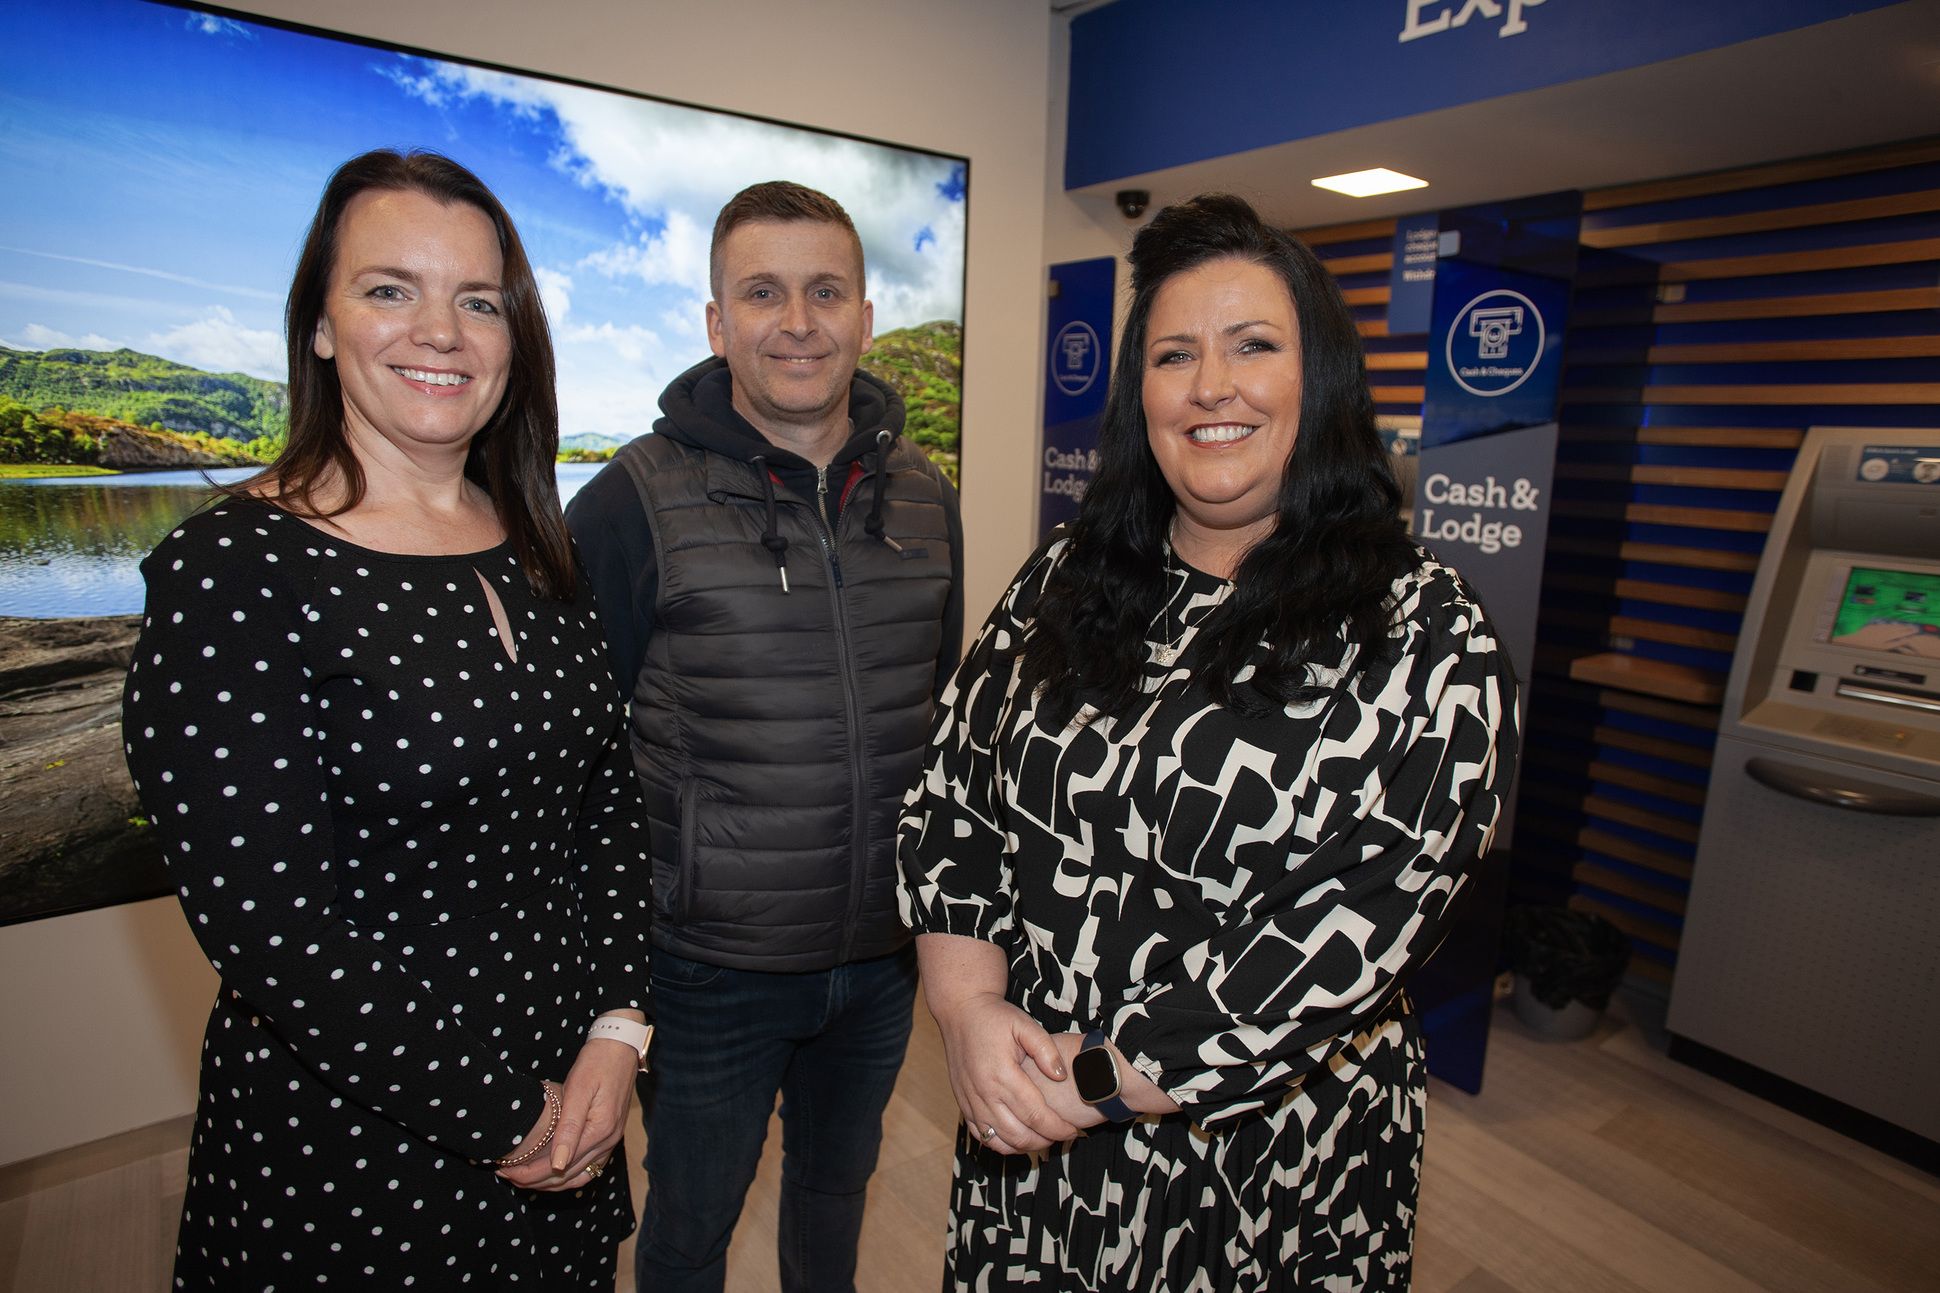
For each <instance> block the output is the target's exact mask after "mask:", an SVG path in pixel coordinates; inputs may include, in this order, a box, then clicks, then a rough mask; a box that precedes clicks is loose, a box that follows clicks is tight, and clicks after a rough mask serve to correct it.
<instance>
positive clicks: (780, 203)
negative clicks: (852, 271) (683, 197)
mask: <svg viewBox="0 0 1940 1293" xmlns="http://www.w3.org/2000/svg"><path fill="white" fill-rule="evenodd" d="M757 220H776V221H784V222H785V221H789V220H808V221H812V222H814V223H816V224H832V225H835V226H837V227H838V228H840V229H842V230H844V231H845V232H846V233H847V234H848V235H849V241H850V242H852V243H854V244H855V268H856V276H857V279H858V280H860V279H861V278H862V276H863V274H864V273H865V271H864V269H863V261H862V238H861V236H860V235H859V234H857V233H856V231H855V221H853V220H851V219H849V213H848V212H847V211H844V210H843V209H842V204H841V203H840V202H837V201H836V200H835V199H834V198H832V197H830V196H829V195H828V194H826V193H822V192H818V191H817V190H815V189H811V188H808V187H807V186H805V185H801V184H796V183H794V182H792V181H790V180H767V181H764V182H763V183H760V184H750V185H749V186H748V187H747V188H745V189H742V190H741V191H740V192H739V193H736V194H735V195H734V196H733V197H731V198H729V199H728V203H727V205H726V206H724V207H722V208H721V214H719V215H717V216H715V217H714V241H713V242H711V243H709V244H708V248H707V281H708V283H709V285H710V286H711V287H712V288H713V291H714V297H715V299H716V300H719V299H720V296H721V244H722V243H724V242H726V241H727V236H728V235H729V234H731V233H733V232H734V231H735V230H736V229H738V228H740V227H741V226H742V225H744V224H752V223H754V222H755V221H757ZM856 287H857V289H858V290H861V289H862V287H863V283H862V282H860V281H858V282H857V284H856Z"/></svg>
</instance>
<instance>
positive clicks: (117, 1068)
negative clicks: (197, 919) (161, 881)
mask: <svg viewBox="0 0 1940 1293" xmlns="http://www.w3.org/2000/svg"><path fill="white" fill-rule="evenodd" d="M0 985H4V987H0V1038H4V1039H5V1041H4V1043H0V1055H4V1058H0V1101H3V1102H4V1104H5V1107H6V1108H7V1109H8V1111H9V1112H8V1114H7V1116H6V1117H5V1118H0V1163H12V1162H17V1161H18V1160H20V1159H23V1158H32V1157H34V1156H35V1155H37V1154H46V1153H49V1152H51V1151H53V1150H56V1149H64V1148H66V1147H67V1146H69V1145H80V1144H85V1143H86V1142H88V1141H91V1140H99V1139H100V1138H101V1137H103V1136H111V1135H113V1134H114V1133H116V1132H119V1131H128V1130H130V1129H131V1128H135V1127H146V1126H147V1125H148V1124H149V1123H151V1122H160V1121H161V1120H162V1119H164V1118H176V1117H180V1116H181V1115H183V1114H185V1113H189V1112H190V1111H192V1110H193V1109H194V1108H195V1075H196V1069H197V1067H198V1065H199V1063H200V1059H201V1049H202V1024H203V1021H204V1020H205V1019H207V1018H208V1016H209V1005H210V1003H211V1002H213V1001H214V1000H215V996H216V976H215V971H213V970H211V969H210V968H209V963H208V961H206V960H204V959H203V956H202V949H200V948H199V947H197V946H196V945H195V940H194V939H193V938H191V937H189V930H188V926H187V924H186V923H184V921H183V920H182V909H181V908H180V907H178V906H176V904H175V900H174V899H173V898H157V899H154V900H152V901H149V902H136V903H124V904H123V905H121V906H119V907H107V908H104V909H102V910H100V911H84V912H82V913H80V914H79V915H75V916H56V917H53V918H51V919H48V920H36V921H30V922H29V923H27V924H24V925H12V926H9V927H8V928H6V929H0Z"/></svg>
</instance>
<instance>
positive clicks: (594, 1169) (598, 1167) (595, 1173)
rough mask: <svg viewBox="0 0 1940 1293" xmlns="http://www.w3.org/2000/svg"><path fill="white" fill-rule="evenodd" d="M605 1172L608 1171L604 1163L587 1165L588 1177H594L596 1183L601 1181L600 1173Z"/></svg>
mask: <svg viewBox="0 0 1940 1293" xmlns="http://www.w3.org/2000/svg"><path fill="white" fill-rule="evenodd" d="M605 1170H606V1164H604V1163H588V1164H587V1165H586V1175H588V1176H590V1177H592V1178H593V1179H594V1180H596V1181H597V1180H598V1179H599V1175H600V1173H601V1172H604V1171H605Z"/></svg>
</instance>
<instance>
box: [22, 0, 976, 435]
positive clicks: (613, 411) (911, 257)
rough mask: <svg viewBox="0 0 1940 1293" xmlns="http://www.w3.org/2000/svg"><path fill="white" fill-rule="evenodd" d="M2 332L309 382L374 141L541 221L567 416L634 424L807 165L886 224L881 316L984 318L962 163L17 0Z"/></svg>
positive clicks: (118, 1)
mask: <svg viewBox="0 0 1940 1293" xmlns="http://www.w3.org/2000/svg"><path fill="white" fill-rule="evenodd" d="M0 48H4V49H6V50H8V51H9V60H8V61H9V65H10V67H11V68H12V72H11V73H10V74H9V76H8V77H7V78H6V79H5V81H4V82H0V343H4V344H6V345H9V346H13V347H15V348H19V349H35V350H38V349H46V348H49V347H55V346H81V347H84V348H88V349H113V348H115V347H119V346H128V347H131V348H133V349H136V350H141V351H146V352H148V353H151V354H158V355H162V356H164V357H165V358H168V359H173V360H176V361H178V362H181V363H186V364H192V365H195V366H197V367H200V368H207V369H211V370H214V371H238V372H246V373H252V374H254V375H256V376H259V377H269V378H274V379H276V380H281V379H282V378H283V376H284V374H283V359H282V350H283V345H282V336H281V327H282V298H283V293H284V291H285V290H286V288H287V287H288V283H289V275H290V271H291V268H292V266H293V265H294V263H295V258H296V252H297V249H298V247H299V245H300V243H301V241H302V237H303V232H304V228H305V226H306V225H307V223H308V221H309V218H310V214H311V211H312V210H313V209H314V207H315V203H316V199H317V196H318V194H319V193H320V192H321V190H322V187H323V182H324V180H325V179H326V178H327V177H328V175H329V174H330V171H331V170H332V168H334V167H335V166H336V165H337V164H338V163H340V162H342V161H343V160H344V159H345V158H347V157H350V156H352V155H353V154H355V153H358V152H361V151H363V150H364V149H367V148H374V147H380V146H388V147H400V148H409V147H422V148H435V149H437V150H439V151H441V152H445V153H448V154H450V155H451V156H452V157H455V158H457V159H458V160H459V161H461V162H463V163H464V164H465V165H467V166H469V167H471V168H472V169H473V170H475V171H476V172H477V173H478V174H479V176H480V177H481V178H482V179H484V180H485V182H486V183H487V184H489V185H490V186H491V187H492V189H493V190H494V191H495V192H496V193H497V194H498V195H499V197H500V198H501V199H503V200H504V202H505V204H506V206H507V207H508V208H509V209H510V210H511V212H512V215H513V219H514V220H515V221H516V222H517V223H518V226H519V232H520V235H521V236H522V237H523V238H524V239H525V243H526V250H527V252H528V254H529V255H530V256H531V259H532V263H533V265H534V267H535V268H536V270H537V272H538V274H539V278H540V282H541V285H542V287H543V288H544V289H545V296H546V305H547V311H548V315H549V317H550V318H551V320H552V327H553V340H554V344H555V346H556V348H557V350H558V353H559V371H560V384H559V396H560V411H561V415H562V426H561V430H562V432H563V433H565V434H567V435H572V434H578V433H582V432H597V433H600V434H605V435H613V436H621V437H625V436H631V435H634V434H637V433H639V432H641V431H644V430H646V429H647V426H648V424H649V423H650V422H651V420H652V416H653V413H654V410H655V401H656V399H657V398H658V396H659V393H660V390H661V388H662V387H663V386H664V385H665V384H666V383H667V381H668V380H670V379H671V378H672V377H674V376H675V375H676V374H678V373H679V372H680V371H681V370H683V369H685V368H686V367H688V366H689V365H690V364H692V363H694V362H696V361H697V360H699V359H701V358H704V357H705V356H706V354H707V339H706V335H705V332H704V330H703V324H702V307H703V305H704V303H705V301H706V298H707V238H708V233H709V231H710V229H711V227H712V225H713V220H714V213H715V212H716V211H717V210H718V209H719V208H720V205H721V204H722V203H723V202H725V201H726V200H727V199H728V198H729V197H731V196H732V195H733V194H734V193H735V192H736V191H737V190H739V189H740V188H742V187H743V186H745V185H747V184H751V183H754V182H755V181H758V180H765V179H776V178H787V179H794V180H799V181H801V182H803V183H806V184H811V185H814V186H815V187H817V188H821V189H824V190H825V191H827V192H829V193H830V194H832V195H833V196H834V197H835V198H836V199H837V200H839V201H840V202H841V203H842V204H843V205H844V206H845V207H846V208H847V209H848V211H849V213H850V215H851V216H852V217H853V218H854V219H855V222H856V225H857V228H858V230H859V231H860V232H861V234H862V239H863V246H864V249H865V252H866V254H867V258H868V265H869V294H870V297H871V298H872V299H873V300H874V301H875V303H876V327H877V330H878V332H886V331H889V330H891V329H894V328H899V327H904V326H907V325H909V324H914V323H923V322H927V321H930V320H934V319H950V320H955V321H957V322H961V321H962V318H963V251H964V198H965V192H964V173H963V164H962V162H960V161H958V160H956V159H953V158H947V157H938V156H936V155H934V154H930V153H921V152H915V151H911V150H906V149H898V148H891V147H886V146H884V145H879V144H870V143H863V142H859V141H855V140H849V139H841V138H837V137H835V136H831V135H824V134H818V133H815V132H811V131H803V130H797V129H793V128H790V127H784V126H777V125H773V124H769V123H765V122H758V121H752V120H749V119H746V118H742V117H734V116H729V115H726V114H721V113H713V112H705V111H701V110H698V109H693V108H686V107H680V106H676V105H672V104H666V103H659V102H654V101H651V100H645V99H638V98H633V97H631V96H627V95H621V94H616V93H612V92H608V91H602V90H592V89H586V88H584V87H580V86H574V85H567V84H563V83H560V82H556V81H548V80H544V79H542V78H537V77H525V76H513V75H509V74H506V73H502V72H496V71H489V70H486V69H483V68H478V67H474V66H471V65H468V64H460V63H450V62H442V61H436V60H430V59H424V58H417V57H413V56H409V55H403V54H398V53H395V52H393V51H389V50H383V49H377V48H373V47H370V46H365V45H358V44H354V43H351V42H348V41H338V40H331V39H327V38H322V37H317V36H311V35H305V34H299V33H294V32H290V31H286V30H283V29H280V28H276V27H272V26H268V25H261V24H255V23H239V22H235V21H232V20H230V19H226V18H218V17H214V16H210V15H203V14H198V13H195V12H193V11H190V10H184V9H176V8H170V7H166V6H162V5H157V4H150V3H145V2H144V0H6V3H4V4H0Z"/></svg>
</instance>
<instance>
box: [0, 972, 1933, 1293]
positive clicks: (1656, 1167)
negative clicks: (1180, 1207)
mask: <svg viewBox="0 0 1940 1293" xmlns="http://www.w3.org/2000/svg"><path fill="white" fill-rule="evenodd" d="M17 1112H18V1111H16V1116H17ZM955 1121H956V1112H955V1105H954V1103H953V1102H952V1101H951V1098H950V1092H949V1085H948V1082H947V1080H946V1079H945V1076H944V1070H943V1060H942V1052H941V1047H940V1045H939V1043H938V1041H937V1036H936V1030H935V1028H934V1027H933V1026H932V1025H931V1023H930V1021H929V1018H928V1016H927V1015H926V1014H923V1013H922V1012H921V1010H920V1009H919V1011H918V1018H917V1028H916V1036H915V1039H914V1040H913V1041H912V1043H911V1047H910V1057H909V1063H908V1065H907V1066H906V1067H905V1069H904V1070H903V1076H902V1081H901V1083H900V1084H899V1085H898V1087H897V1090H896V1097H895V1099H894V1101H893V1102H892V1103H891V1105H890V1107H889V1114H888V1118H887V1125H886V1127H885V1135H884V1141H883V1156H882V1165H881V1168H880V1170H879V1171H878V1172H877V1174H876V1178H875V1183H874V1185H873V1186H872V1187H871V1191H870V1198H869V1214H868V1220H867V1223H866V1225H865V1227H864V1231H863V1240H862V1275H861V1279H860V1280H859V1282H858V1283H859V1289H860V1293H910V1291H911V1290H917V1291H918V1293H927V1291H928V1290H932V1289H935V1288H936V1287H937V1284H938V1279H939V1275H940V1272H941V1270H942V1246H941V1245H942V1234H943V1220H944V1208H945V1190H946V1187H947V1181H948V1176H949V1162H950V1149H949V1147H950V1138H951V1135H952V1134H953V1130H954V1126H955ZM186 1136H187V1122H186V1120H183V1121H181V1122H176V1123H168V1124H163V1125H161V1126H157V1127H151V1128H147V1129H144V1130H142V1131H138V1132H132V1133H129V1134H128V1135H125V1136H118V1137H115V1138H114V1139H112V1140H109V1141H104V1142H101V1143H100V1144H97V1145H92V1146H84V1147H82V1148H79V1149H73V1150H68V1151H66V1152H64V1153H61V1154H57V1155H51V1156H49V1157H48V1158H45V1159H40V1160H36V1161H34V1162H31V1163H25V1164H16V1165H15V1166H12V1167H8V1168H0V1291H4V1290H16V1291H17V1293H70V1291H72V1293H124V1291H125V1293H146V1291H149V1290H162V1289H164V1288H166V1287H167V1283H168V1279H167V1272H168V1261H169V1254H170V1251H171V1249H172V1246H173V1241H174V1230H175V1215H176V1212H177V1209H178V1208H179V1206H180V1202H181V1193H182V1180H183V1174H184V1171H185V1167H186V1161H187V1151H186V1150H185V1149H184V1148H183V1144H184V1142H185V1140H186ZM779 1141H780V1136H779V1135H778V1134H777V1135H771V1136H770V1137H769V1143H768V1151H769V1152H768V1155H767V1157H766V1158H765V1159H764V1160H763V1161H762V1165H761V1174H760V1177H759V1178H758V1179H757V1181H756V1184H755V1187H754V1189H753V1191H752V1192H751V1193H750V1195H749V1198H748V1205H747V1212H746V1214H745V1215H744V1217H743V1219H742V1224H741V1228H740V1230H739V1231H738V1232H737V1234H736V1238H735V1243H734V1248H733V1251H732V1252H731V1254H730V1255H729V1259H728V1287H729V1288H730V1289H731V1290H734V1291H735V1293H770V1291H771V1290H775V1289H777V1288H778V1281H777V1279H776V1274H775V1256H774V1231H775V1197H776V1181H777V1178H778V1172H779V1166H780V1162H779ZM640 1143H641V1141H640V1135H639V1132H638V1129H637V1127H636V1128H635V1130H634V1131H633V1133H632V1134H631V1136H630V1144H631V1145H633V1146H634V1147H635V1148H637V1147H638V1146H639V1144H640ZM634 1173H635V1176H634V1187H635V1191H636V1195H637V1194H638V1193H639V1192H640V1191H641V1190H642V1188H643V1185H644V1183H643V1182H642V1181H641V1180H640V1177H639V1169H638V1167H637V1166H636V1167H635V1168H634ZM631 1251H632V1246H631V1244H629V1245H628V1246H627V1248H626V1250H625V1251H624V1252H623V1254H622V1260H621V1269H622V1275H621V1278H620V1282H619V1289H620V1290H621V1293H628V1291H630V1290H632V1288H633V1281H632V1278H631V1276H630V1275H629V1274H627V1273H625V1272H626V1268H627V1266H628V1264H629V1262H630V1260H631ZM1937 1272H1940V1181H1936V1180H1935V1179H1934V1178H1932V1177H1929V1176H1925V1175H1923V1174H1921V1173H1919V1172H1916V1171H1914V1170H1913V1169H1912V1168H1909V1167H1905V1166H1903V1165H1901V1164H1899V1163H1897V1162H1895V1161H1894V1160H1892V1159H1889V1158H1886V1157H1884V1156H1882V1155H1880V1154H1878V1153H1875V1152H1874V1151H1872V1150H1869V1149H1866V1148H1864V1147H1862V1146H1859V1145H1856V1144H1854V1143H1852V1142H1850V1141H1847V1140H1845V1139H1843V1138H1842V1137H1839V1136H1836V1135H1834V1134H1833V1133H1831V1132H1828V1131H1825V1130H1823V1129H1822V1128H1820V1127H1818V1126H1816V1125H1814V1124H1812V1123H1809V1122H1805V1121H1804V1120H1802V1119H1799V1118H1795V1117H1793V1116H1792V1115H1790V1114H1787V1113H1784V1112H1783V1111H1781V1110H1778V1109H1776V1108H1773V1107H1772V1106H1770V1105H1767V1104H1765V1103H1763V1102H1762V1101H1759V1100H1756V1099H1754V1098H1752V1097H1750V1096H1747V1095H1744V1094H1742V1093H1741V1092H1739V1091H1737V1090H1735V1089H1733V1088H1731V1087H1728V1086H1725V1085H1724V1084H1722V1083H1719V1082H1716V1081H1714V1080H1712V1079H1710V1078H1707V1077H1705V1076H1703V1075H1701V1074H1698V1073H1696V1072H1693V1071H1691V1070H1689V1069H1686V1068H1683V1067H1682V1066H1680V1065H1677V1064H1673V1063H1672V1062H1670V1061H1669V1060H1667V1059H1665V1058H1664V1057H1663V1056H1662V1055H1661V1054H1660V1053H1659V1051H1658V1049H1657V1048H1656V1047H1655V1046H1653V1045H1652V1040H1651V1037H1650V1035H1649V1029H1648V1028H1647V1027H1646V1026H1643V1025H1640V1024H1638V1023H1635V1022H1630V1021H1618V1020H1611V1021H1606V1023H1605V1024H1604V1026H1603V1028H1602V1030H1601V1031H1600V1032H1599V1033H1598V1034H1597V1035H1596V1036H1595V1037H1594V1038H1592V1039H1590V1040H1587V1041H1583V1042H1574V1043H1561V1044H1558V1043H1547V1042H1542V1041H1539V1040H1536V1039H1535V1038H1534V1037H1533V1036H1532V1035H1531V1034H1530V1033H1529V1032H1528V1031H1527V1030H1525V1029H1524V1028H1522V1026H1521V1025H1520V1024H1518V1023H1517V1022H1516V1020H1515V1018H1514V1016H1513V1015H1510V1014H1508V1013H1506V1012H1505V1013H1503V1014H1502V1015H1501V1016H1500V1017H1499V1018H1498V1020H1497V1026H1496V1029H1495V1033H1494V1036H1493V1040H1492V1043H1491V1046H1490V1050H1489V1063H1488V1078H1487V1086H1486V1089H1485V1091H1484V1093H1483V1094H1482V1095H1481V1096H1479V1097H1470V1096H1466V1095H1463V1094H1461V1093H1459V1092H1455V1091H1452V1090H1450V1089H1448V1088H1446V1087H1443V1086H1440V1085H1437V1086H1436V1087H1435V1088H1434V1090H1433V1094H1432V1096H1431V1099H1430V1105H1429V1122H1428V1151H1427V1163H1426V1168H1425V1178H1424V1180H1423V1183H1422V1199H1421V1214H1420V1230H1419V1235H1418V1238H1417V1255H1416V1262H1415V1288H1416V1290H1418V1293H1504V1291H1505V1290H1520V1291H1521V1293H1556V1291H1559V1290H1566V1291H1568V1293H1602V1291H1605V1290H1608V1291H1609V1293H1630V1291H1632V1290H1664V1291H1665V1293H1710V1291H1711V1290H1721V1291H1730V1290H1751V1289H1776V1290H1786V1291H1788V1293H1807V1291H1808V1290H1815V1291H1816V1290H1826V1291H1829V1293H1830V1291H1837V1293H1875V1291H1876V1290H1889V1289H1890V1290H1915V1289H1920V1290H1934V1289H1940V1273H1937Z"/></svg>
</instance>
